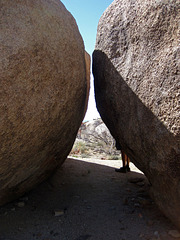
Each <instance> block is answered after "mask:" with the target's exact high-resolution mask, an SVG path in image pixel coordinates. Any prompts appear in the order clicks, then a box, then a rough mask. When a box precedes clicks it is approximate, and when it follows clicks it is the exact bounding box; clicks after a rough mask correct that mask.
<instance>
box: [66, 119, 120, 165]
mask: <svg viewBox="0 0 180 240" xmlns="http://www.w3.org/2000/svg"><path fill="white" fill-rule="evenodd" d="M70 156H74V157H82V158H92V157H93V158H100V159H114V160H115V159H120V151H117V150H116V148H115V140H114V138H113V137H112V135H111V134H110V132H109V130H108V128H107V127H106V125H105V124H104V123H103V121H102V119H101V118H98V119H96V120H92V121H88V122H85V123H82V124H81V127H80V129H79V131H78V134H77V137H76V141H75V143H74V146H73V148H72V150H71V153H70Z"/></svg>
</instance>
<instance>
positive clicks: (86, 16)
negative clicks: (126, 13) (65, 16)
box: [61, 0, 113, 121]
mask: <svg viewBox="0 0 180 240" xmlns="http://www.w3.org/2000/svg"><path fill="white" fill-rule="evenodd" d="M61 2H62V3H63V4H64V5H65V7H66V8H67V10H68V11H69V12H70V13H71V14H72V15H73V17H74V18H75V20H76V22H77V25H78V28H79V31H80V33H81V36H82V38H83V40H84V45H85V49H86V51H87V52H88V53H89V54H90V56H91V57H92V53H93V51H94V48H95V42H96V32H97V25H98V22H99V19H100V17H101V15H102V14H103V12H104V11H105V10H106V8H107V7H108V6H109V5H110V4H111V3H112V2H113V0H61ZM91 63H92V58H91ZM98 117H100V116H99V113H98V112H97V109H96V104H95V100H94V86H93V75H92V70H91V89H90V96H89V103H88V109H87V113H86V116H85V118H84V121H87V120H92V119H96V118H98Z"/></svg>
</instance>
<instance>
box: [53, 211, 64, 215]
mask: <svg viewBox="0 0 180 240" xmlns="http://www.w3.org/2000/svg"><path fill="white" fill-rule="evenodd" d="M62 215H64V210H57V211H54V216H55V217H59V216H62Z"/></svg>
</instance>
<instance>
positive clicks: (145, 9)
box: [93, 0, 180, 228]
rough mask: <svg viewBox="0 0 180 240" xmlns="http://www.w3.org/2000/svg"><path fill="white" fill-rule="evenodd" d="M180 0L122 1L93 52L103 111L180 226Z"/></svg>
mask: <svg viewBox="0 0 180 240" xmlns="http://www.w3.org/2000/svg"><path fill="white" fill-rule="evenodd" d="M179 9H180V2H179V1H178V0H174V1H161V0H159V1H155V0H153V1H149V0H144V1H142V0H137V1H133V0H115V1H114V2H113V3H112V4H111V5H110V6H109V8H108V9H107V10H106V11H105V12H104V14H103V15H102V17H101V19H100V21H99V25H98V30H97V40H96V47H95V51H94V53H93V74H94V78H95V97H96V103H97V108H98V110H99V112H100V115H101V117H102V119H103V121H104V122H105V123H106V125H107V126H108V128H109V129H110V131H111V134H112V135H113V136H114V138H115V139H116V140H117V141H119V143H120V144H121V146H122V148H123V150H124V151H125V152H126V153H127V154H128V155H129V157H130V159H131V160H132V162H133V163H135V165H136V166H137V167H138V168H139V169H140V170H142V171H143V172H144V173H145V175H146V176H147V177H148V179H149V181H150V183H151V184H152V187H151V192H152V195H153V197H154V199H155V201H156V203H157V204H158V206H159V207H160V209H161V210H162V211H163V212H164V214H165V215H166V216H167V217H169V218H170V219H171V220H172V221H173V222H174V224H176V226H178V227H179V228H180V139H179V133H180V115H179V114H180V105H179V100H180V88H179V87H180V79H179V66H180V48H179V36H178V34H179V33H178V32H179V28H178V19H179V17H180V11H179Z"/></svg>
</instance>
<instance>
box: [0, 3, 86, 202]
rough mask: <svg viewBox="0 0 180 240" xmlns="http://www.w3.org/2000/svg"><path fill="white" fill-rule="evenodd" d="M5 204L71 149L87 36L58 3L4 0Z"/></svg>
mask: <svg viewBox="0 0 180 240" xmlns="http://www.w3.org/2000/svg"><path fill="white" fill-rule="evenodd" d="M0 9H1V11H0V23H1V26H0V35H1V38H0V49H1V59H0V73H1V78H0V96H1V97H0V205H2V204H4V203H5V202H7V201H10V200H11V199H14V198H16V197H18V196H20V195H21V194H23V193H24V192H25V191H28V190H29V189H31V188H32V187H33V186H34V185H35V184H38V183H39V182H41V181H42V180H43V179H45V178H46V177H47V176H48V175H49V174H50V173H51V172H52V171H54V170H55V168H56V167H57V166H58V165H61V164H62V163H63V161H64V160H65V159H66V157H67V155H68V154H69V152H70V150H71V148H72V145H73V143H74V140H75V138H76V134H77V132H78V128H79V126H80V124H81V122H82V119H83V116H84V109H85V101H86V99H87V94H88V93H87V80H86V65H85V51H84V44H83V40H82V38H81V36H80V33H79V30H78V27H77V25H76V22H75V20H74V18H73V17H72V15H71V14H70V13H69V12H68V11H67V10H66V9H65V7H64V5H63V4H62V3H61V2H60V1H59V0H43V1H35V0H27V1H18V0H13V1H11V0H1V1H0Z"/></svg>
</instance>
